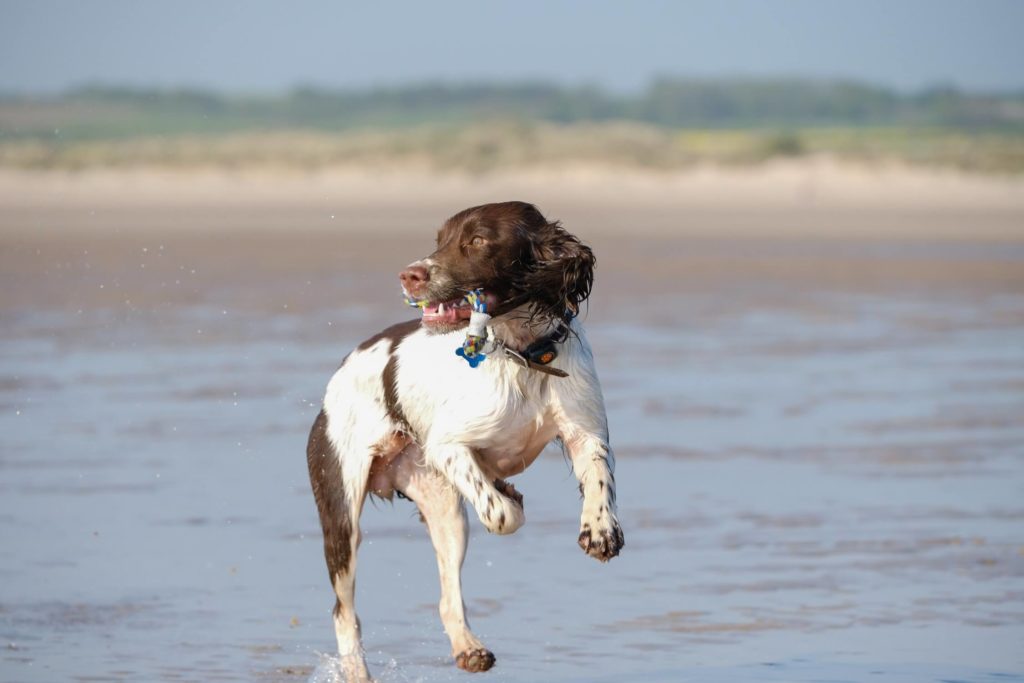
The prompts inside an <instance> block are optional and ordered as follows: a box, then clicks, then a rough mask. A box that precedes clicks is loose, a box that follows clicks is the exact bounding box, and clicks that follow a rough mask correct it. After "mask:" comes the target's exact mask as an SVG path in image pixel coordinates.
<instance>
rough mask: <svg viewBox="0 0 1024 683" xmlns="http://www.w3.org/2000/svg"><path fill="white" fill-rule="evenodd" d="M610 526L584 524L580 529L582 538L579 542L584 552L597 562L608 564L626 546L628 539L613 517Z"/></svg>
mask: <svg viewBox="0 0 1024 683" xmlns="http://www.w3.org/2000/svg"><path fill="white" fill-rule="evenodd" d="M610 521H611V523H610V524H601V525H593V526H592V525H591V524H590V523H589V522H584V523H583V525H582V526H581V527H580V537H579V540H578V541H577V542H578V543H579V545H580V547H581V548H583V552H585V553H586V554H587V555H590V556H591V557H593V558H594V559H595V560H600V561H601V562H607V561H608V560H610V559H612V558H613V557H615V556H616V555H618V554H619V551H620V550H622V546H624V545H626V539H625V537H624V536H623V535H622V527H620V526H619V523H618V521H617V520H616V519H615V518H614V517H613V518H612V519H611V520H610Z"/></svg>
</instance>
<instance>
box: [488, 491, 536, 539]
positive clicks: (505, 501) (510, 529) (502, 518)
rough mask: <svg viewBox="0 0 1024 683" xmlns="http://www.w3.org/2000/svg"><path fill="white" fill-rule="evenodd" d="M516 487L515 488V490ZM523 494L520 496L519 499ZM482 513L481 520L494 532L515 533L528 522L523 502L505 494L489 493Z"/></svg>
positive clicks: (502, 533)
mask: <svg viewBox="0 0 1024 683" xmlns="http://www.w3.org/2000/svg"><path fill="white" fill-rule="evenodd" d="M514 490H515V489H513V491H514ZM521 500H522V496H519V501H521ZM478 512H479V513H480V521H481V522H483V525H484V526H485V527H487V530H488V531H490V532H491V533H492V534H500V535H506V534H511V533H515V531H516V530H517V529H519V527H521V526H522V525H523V524H525V523H526V513H525V512H523V506H522V504H521V502H518V501H516V500H514V499H512V498H508V497H506V496H504V495H501V494H499V495H497V496H494V495H488V496H487V501H486V503H485V505H484V509H483V510H478Z"/></svg>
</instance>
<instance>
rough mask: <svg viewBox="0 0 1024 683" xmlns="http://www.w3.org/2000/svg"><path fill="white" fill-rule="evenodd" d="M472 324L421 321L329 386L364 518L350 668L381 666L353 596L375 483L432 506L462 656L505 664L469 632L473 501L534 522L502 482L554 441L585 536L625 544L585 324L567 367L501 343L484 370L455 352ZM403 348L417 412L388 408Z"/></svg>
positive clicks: (342, 644)
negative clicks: (511, 351) (536, 365)
mask: <svg viewBox="0 0 1024 683" xmlns="http://www.w3.org/2000/svg"><path fill="white" fill-rule="evenodd" d="M514 319H515V316H514V315H513V316H505V317H504V321H503V318H496V319H495V320H494V321H492V323H493V324H492V327H491V328H490V329H489V332H490V334H491V336H492V338H497V339H501V340H502V341H505V342H506V343H509V345H510V346H512V347H513V348H517V347H519V348H521V345H522V341H523V338H524V336H526V337H529V336H530V334H529V332H528V331H527V328H526V327H525V326H524V325H523V323H521V322H514ZM464 334H465V333H464V331H462V330H459V331H455V332H450V333H447V334H431V333H430V332H428V331H427V330H426V329H423V328H419V329H416V330H415V331H414V332H412V333H411V334H409V335H408V336H406V337H404V338H403V339H401V340H400V341H398V342H397V345H396V343H395V340H394V339H391V338H387V337H383V338H381V339H379V340H378V341H376V342H375V343H373V344H372V345H369V346H367V347H365V348H362V349H359V350H356V351H353V352H352V354H350V356H349V357H348V358H347V359H346V360H345V362H344V363H343V364H342V366H341V368H340V369H339V370H338V371H337V372H336V373H335V374H334V376H333V378H332V379H331V381H330V383H329V385H328V387H327V393H326V397H325V398H324V404H323V410H324V413H325V415H326V418H327V436H328V439H329V441H330V443H331V445H332V446H333V450H334V453H335V455H336V457H337V458H338V459H339V460H340V465H341V471H342V477H343V481H344V485H345V499H346V500H347V501H348V505H349V507H350V509H349V511H348V512H349V515H350V518H351V520H352V525H351V527H352V538H351V539H350V543H351V559H350V561H349V567H348V569H347V571H344V572H339V573H338V574H337V575H336V576H334V577H333V581H334V588H335V591H336V593H337V597H338V601H339V607H338V609H336V613H335V631H336V635H337V640H338V649H339V653H340V654H341V656H342V662H343V664H344V668H345V670H346V673H347V674H348V675H349V676H350V677H351V678H355V679H361V678H366V677H367V676H368V674H367V671H366V665H365V662H364V660H363V654H362V646H361V642H360V635H359V622H358V619H357V617H356V614H355V610H354V606H353V597H354V595H353V592H354V577H355V555H356V548H357V547H358V544H359V530H358V527H359V515H360V511H361V509H362V506H363V502H364V500H365V497H366V494H367V493H374V494H376V495H381V496H390V495H391V494H392V493H393V492H394V491H399V492H401V493H402V494H404V495H405V496H407V497H409V498H411V499H412V500H413V501H415V503H416V504H417V505H418V506H419V508H420V512H421V513H422V515H423V519H424V521H425V522H426V524H427V527H428V530H429V533H430V538H431V541H432V542H433V545H434V548H435V550H436V553H437V562H438V568H439V571H440V578H441V589H442V595H441V603H440V613H441V620H442V622H443V624H444V628H445V631H446V632H447V634H448V636H449V638H450V640H451V645H452V654H453V656H456V657H458V656H460V655H462V656H469V654H472V653H480V654H481V655H483V653H486V656H488V657H490V658H491V662H493V655H490V653H489V652H486V650H484V646H483V645H482V644H481V642H480V641H479V640H478V639H477V638H476V636H474V635H473V633H472V632H471V631H470V629H469V624H468V622H467V620H466V615H465V606H464V603H463V600H462V588H461V579H460V571H461V567H462V562H463V558H464V556H465V551H466V542H467V522H466V515H465V510H464V506H463V500H467V501H469V503H470V504H471V505H472V506H473V508H474V509H475V511H476V513H477V515H478V516H479V518H480V521H481V522H482V523H483V525H484V526H485V527H486V528H487V529H488V530H489V531H491V532H494V533H498V534H510V533H512V532H514V531H515V530H516V529H518V528H519V527H520V526H522V524H523V523H524V522H525V516H524V513H523V508H522V507H521V506H520V505H519V504H518V503H517V502H515V501H513V500H512V499H510V498H509V497H507V496H506V495H503V493H502V492H501V491H499V490H498V488H496V486H495V480H496V479H503V478H505V477H510V476H513V475H515V474H518V473H520V472H522V471H523V470H525V469H526V468H527V467H528V466H529V465H530V464H531V463H532V462H533V461H534V460H535V459H536V458H537V456H538V455H539V454H540V452H541V450H542V449H543V448H544V447H545V446H546V445H547V444H548V443H550V442H551V441H553V440H555V439H560V440H561V441H562V443H563V444H564V447H565V449H566V451H567V453H568V455H569V457H570V459H571V461H572V466H573V470H574V472H575V474H576V476H577V478H578V479H579V482H580V490H581V491H582V494H583V510H582V515H581V520H580V524H581V535H580V544H581V546H583V548H584V550H585V551H586V552H588V554H591V555H593V556H594V557H597V558H598V559H601V560H607V559H609V558H610V557H611V556H613V555H614V554H615V553H617V552H618V547H619V546H621V538H622V532H621V530H620V529H619V526H618V521H617V519H616V505H615V488H614V474H613V470H614V456H613V453H612V450H611V447H610V445H609V442H608V427H607V419H606V417H605V409H604V401H603V399H602V396H601V390H600V386H599V384H598V379H597V373H596V371H595V368H594V362H593V357H592V354H591V350H590V346H589V344H588V343H587V340H586V336H585V334H584V331H583V328H582V326H581V325H580V324H579V322H578V321H573V323H572V333H571V334H570V335H569V336H568V337H567V339H566V340H565V341H564V342H562V343H561V344H559V355H558V358H557V359H556V360H555V361H554V362H553V363H552V367H557V368H560V369H562V370H564V371H566V372H567V373H568V376H567V377H557V376H552V375H549V374H545V373H542V372H538V371H536V370H533V369H530V368H525V367H522V366H521V365H518V364H516V363H514V362H513V361H512V359H511V358H510V357H508V356H507V355H506V354H505V353H504V352H503V351H501V350H500V349H499V350H495V351H493V352H492V353H491V354H490V355H489V356H488V358H487V360H486V361H484V362H483V363H481V364H480V365H479V366H478V367H477V368H471V367H470V366H469V365H468V364H467V363H466V362H465V360H463V359H462V358H459V357H458V356H456V355H455V349H456V348H458V347H459V346H460V344H461V342H462V339H463V337H464ZM392 355H394V356H395V362H396V364H397V367H396V368H395V372H394V373H393V378H394V384H395V396H397V400H398V407H399V408H400V409H401V413H402V414H403V416H404V418H405V420H404V423H403V422H402V421H398V420H396V419H395V418H394V415H393V414H389V411H388V409H387V400H386V397H385V389H384V383H383V382H382V377H384V376H385V374H386V373H385V367H386V365H387V364H388V362H389V361H390V360H391V357H392ZM611 546H614V548H612V547H611ZM489 666H490V664H488V665H487V667H485V668H488V667H489Z"/></svg>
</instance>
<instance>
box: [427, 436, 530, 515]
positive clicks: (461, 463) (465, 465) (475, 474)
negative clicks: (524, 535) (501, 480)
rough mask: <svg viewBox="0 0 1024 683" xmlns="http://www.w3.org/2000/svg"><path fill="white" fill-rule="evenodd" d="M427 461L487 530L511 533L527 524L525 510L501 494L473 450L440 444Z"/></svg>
mask: <svg viewBox="0 0 1024 683" xmlns="http://www.w3.org/2000/svg"><path fill="white" fill-rule="evenodd" d="M424 450H425V451H426V456H427V462H428V463H429V464H430V465H432V466H433V467H434V468H435V469H436V470H438V471H439V472H441V473H442V474H444V476H445V477H446V478H447V479H448V481H450V482H451V483H452V484H453V485H454V486H455V488H457V489H458V490H459V493H461V494H462V497H463V498H465V499H466V500H468V501H469V503H470V505H472V506H473V508H474V509H475V510H476V514H477V516H478V517H479V518H480V521H481V522H482V523H483V525H484V526H485V527H487V530H488V531H490V532H491V533H494V534H511V533H512V532H514V531H515V530H516V529H518V528H519V527H521V526H522V525H523V523H524V522H526V515H525V514H524V513H523V507H522V505H520V504H519V503H517V502H515V501H514V500H512V499H511V498H508V497H507V496H505V495H503V494H501V493H500V492H499V491H498V489H496V488H495V487H494V482H492V481H491V480H490V479H488V478H487V476H486V475H485V474H484V472H483V470H481V469H480V465H478V464H477V461H476V458H475V457H474V455H473V451H472V449H470V448H469V447H468V446H465V445H463V444H457V443H441V444H432V445H428V446H427V447H426V448H425V449H424Z"/></svg>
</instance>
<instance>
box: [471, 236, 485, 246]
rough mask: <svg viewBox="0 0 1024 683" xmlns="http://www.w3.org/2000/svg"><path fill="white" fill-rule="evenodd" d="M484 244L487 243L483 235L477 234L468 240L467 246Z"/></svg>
mask: <svg viewBox="0 0 1024 683" xmlns="http://www.w3.org/2000/svg"><path fill="white" fill-rule="evenodd" d="M485 244H487V240H485V239H484V238H483V237H480V236H479V235H477V236H476V237H474V238H473V239H471V240H470V241H469V246H471V247H482V246H484V245H485Z"/></svg>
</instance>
